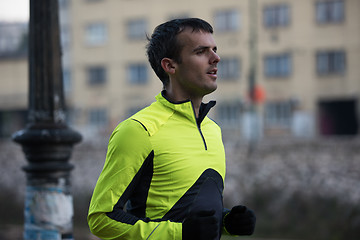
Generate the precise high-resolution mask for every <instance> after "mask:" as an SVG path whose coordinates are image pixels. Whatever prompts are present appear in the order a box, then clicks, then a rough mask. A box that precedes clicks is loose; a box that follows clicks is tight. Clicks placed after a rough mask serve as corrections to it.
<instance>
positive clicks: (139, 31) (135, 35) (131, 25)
mask: <svg viewBox="0 0 360 240" xmlns="http://www.w3.org/2000/svg"><path fill="white" fill-rule="evenodd" d="M146 29H147V23H146V20H145V19H136V20H130V21H129V22H128V23H127V35H128V38H129V39H133V40H134V39H139V40H144V39H145V36H146Z"/></svg>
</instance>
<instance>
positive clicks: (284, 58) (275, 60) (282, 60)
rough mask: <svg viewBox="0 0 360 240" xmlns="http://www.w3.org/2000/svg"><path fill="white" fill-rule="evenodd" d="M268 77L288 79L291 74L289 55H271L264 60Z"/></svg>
mask: <svg viewBox="0 0 360 240" xmlns="http://www.w3.org/2000/svg"><path fill="white" fill-rule="evenodd" d="M264 66H265V76H266V77H288V76H289V75H290V73H291V57H290V55H289V54H280V55H269V56H266V57H265V59H264Z"/></svg>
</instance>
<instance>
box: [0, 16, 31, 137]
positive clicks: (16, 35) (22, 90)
mask: <svg viewBox="0 0 360 240" xmlns="http://www.w3.org/2000/svg"><path fill="white" fill-rule="evenodd" d="M27 79H28V64H27V24H26V23H18V22H12V23H1V22H0V137H2V136H10V135H11V134H12V133H14V132H15V131H17V130H19V129H21V128H22V127H23V126H24V125H25V122H26V108H27V86H28V81H27Z"/></svg>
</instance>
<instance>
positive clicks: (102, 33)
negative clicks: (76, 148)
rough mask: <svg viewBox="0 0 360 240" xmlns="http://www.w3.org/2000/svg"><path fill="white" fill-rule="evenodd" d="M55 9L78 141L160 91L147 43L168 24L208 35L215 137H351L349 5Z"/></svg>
mask: <svg viewBox="0 0 360 240" xmlns="http://www.w3.org/2000/svg"><path fill="white" fill-rule="evenodd" d="M61 2H63V3H62V6H64V7H65V9H67V10H66V11H67V15H68V18H69V19H70V21H67V22H66V24H63V26H66V27H63V28H62V34H63V33H64V32H65V33H66V35H65V38H64V36H63V39H65V40H66V41H65V43H66V44H67V45H68V47H67V48H66V50H64V55H66V54H67V56H71V57H69V58H68V60H65V63H63V65H64V66H66V67H64V69H65V71H64V72H65V73H66V74H64V76H65V77H66V81H65V83H66V86H67V89H68V92H67V94H66V96H67V99H68V102H69V107H70V109H71V121H72V124H74V125H75V126H76V127H77V128H78V129H79V130H80V131H81V132H82V133H83V134H84V135H85V136H87V135H89V136H94V134H97V135H98V134H101V133H103V134H105V135H108V134H109V132H110V131H111V130H112V129H113V128H114V127H115V126H116V125H117V124H118V123H119V122H120V121H122V120H124V119H125V118H127V117H128V116H130V115H131V114H133V113H134V112H136V111H137V110H139V109H141V108H142V107H144V106H146V105H148V104H150V103H151V102H152V101H154V96H155V95H156V94H157V93H159V92H160V91H161V89H162V84H161V82H160V80H158V79H157V78H156V76H155V74H154V73H153V71H152V69H151V68H150V65H149V64H148V62H147V58H146V55H145V46H146V43H147V42H146V34H147V35H150V34H151V33H152V31H153V29H154V28H155V26H157V25H158V24H160V23H162V22H164V21H166V20H170V19H172V18H177V17H199V18H203V19H205V20H207V21H208V22H210V23H211V24H212V25H213V26H214V29H215V40H216V42H217V45H218V49H219V50H218V52H219V55H220V57H221V62H220V63H219V78H218V90H217V91H216V92H214V93H213V94H211V95H209V96H207V97H206V98H205V100H210V99H215V100H217V106H216V108H215V109H214V111H213V112H212V113H211V117H212V118H213V119H214V120H215V121H217V122H218V123H219V124H220V125H221V126H222V128H223V130H224V134H230V133H232V134H235V135H236V136H240V137H244V138H251V137H252V136H253V135H254V134H255V136H257V137H263V136H264V137H266V136H295V137H314V136H317V135H358V133H359V119H360V103H359V97H360V79H359V76H360V68H359V67H358V63H359V62H360V19H359V18H360V16H359V14H358V12H359V10H360V1H358V0H302V1H292V0H245V1H239V0H226V1H209V0H198V1H190V0H183V1H174V2H171V3H170V2H169V1H165V0H151V1H149V0H132V1H130V0H81V1H69V0H68V1H66V0H62V1H61ZM66 52H68V53H66ZM252 93H253V94H252Z"/></svg>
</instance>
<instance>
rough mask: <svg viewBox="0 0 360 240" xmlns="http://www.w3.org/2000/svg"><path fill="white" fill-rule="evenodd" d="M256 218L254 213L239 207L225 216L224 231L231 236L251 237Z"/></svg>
mask: <svg viewBox="0 0 360 240" xmlns="http://www.w3.org/2000/svg"><path fill="white" fill-rule="evenodd" d="M255 223H256V216H255V214H254V211H253V210H251V209H248V208H247V207H245V206H242V205H239V206H235V207H233V208H232V209H231V211H230V212H229V213H228V214H226V215H225V218H224V224H225V229H226V231H228V233H230V234H232V235H251V234H253V232H254V229H255Z"/></svg>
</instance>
